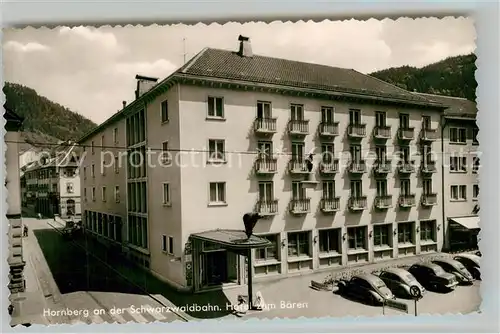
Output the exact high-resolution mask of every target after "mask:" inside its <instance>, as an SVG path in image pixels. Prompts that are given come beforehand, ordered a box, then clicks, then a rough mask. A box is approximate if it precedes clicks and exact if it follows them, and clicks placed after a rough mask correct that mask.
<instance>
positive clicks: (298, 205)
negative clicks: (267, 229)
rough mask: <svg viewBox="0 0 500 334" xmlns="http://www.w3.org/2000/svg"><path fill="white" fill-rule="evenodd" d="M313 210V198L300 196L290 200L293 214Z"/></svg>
mask: <svg viewBox="0 0 500 334" xmlns="http://www.w3.org/2000/svg"><path fill="white" fill-rule="evenodd" d="M310 211H311V199H310V198H299V199H292V200H291V201H290V212H291V213H293V214H303V213H308V212H310Z"/></svg>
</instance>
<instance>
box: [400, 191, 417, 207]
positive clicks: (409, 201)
mask: <svg viewBox="0 0 500 334" xmlns="http://www.w3.org/2000/svg"><path fill="white" fill-rule="evenodd" d="M399 206H400V207H402V208H410V207H412V206H415V194H410V195H400V196H399Z"/></svg>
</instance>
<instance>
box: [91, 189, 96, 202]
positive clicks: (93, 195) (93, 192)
mask: <svg viewBox="0 0 500 334" xmlns="http://www.w3.org/2000/svg"><path fill="white" fill-rule="evenodd" d="M92 201H93V202H95V187H92Z"/></svg>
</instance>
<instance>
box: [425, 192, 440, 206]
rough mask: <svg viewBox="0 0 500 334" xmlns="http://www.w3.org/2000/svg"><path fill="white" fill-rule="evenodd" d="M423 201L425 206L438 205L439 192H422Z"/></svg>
mask: <svg viewBox="0 0 500 334" xmlns="http://www.w3.org/2000/svg"><path fill="white" fill-rule="evenodd" d="M421 203H422V205H423V206H434V205H436V204H437V194H435V193H429V194H422V200H421Z"/></svg>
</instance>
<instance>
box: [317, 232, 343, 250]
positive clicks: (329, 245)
mask: <svg viewBox="0 0 500 334" xmlns="http://www.w3.org/2000/svg"><path fill="white" fill-rule="evenodd" d="M340 230H341V229H340V228H335V229H328V230H319V231H318V237H319V252H320V253H340V252H341V244H340Z"/></svg>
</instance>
